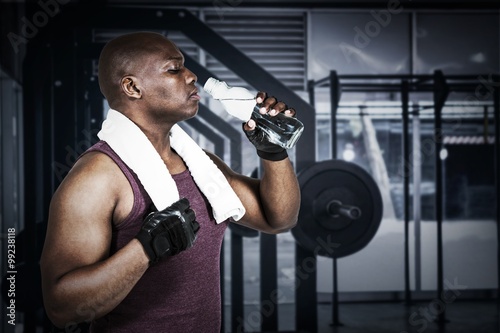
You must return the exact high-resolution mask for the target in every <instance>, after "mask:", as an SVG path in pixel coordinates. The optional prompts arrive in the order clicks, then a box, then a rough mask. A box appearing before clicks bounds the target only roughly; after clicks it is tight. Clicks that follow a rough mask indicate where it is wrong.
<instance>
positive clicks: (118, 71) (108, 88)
mask: <svg viewBox="0 0 500 333" xmlns="http://www.w3.org/2000/svg"><path fill="white" fill-rule="evenodd" d="M165 41H168V39H167V38H166V37H164V36H163V35H161V34H159V33H155V32H134V33H129V34H125V35H121V36H119V37H117V38H114V39H112V40H111V41H109V42H108V43H107V44H106V45H105V46H104V48H103V49H102V51H101V55H100V57H99V65H98V78H99V86H100V89H101V92H102V94H103V95H104V97H105V98H106V99H107V100H108V103H109V105H110V106H111V107H113V104H115V103H117V102H118V101H119V99H120V96H121V95H120V91H121V88H120V84H121V79H122V78H123V77H124V76H125V75H135V74H136V73H137V72H138V71H140V70H141V66H143V64H144V60H145V57H146V56H150V55H151V54H154V53H157V52H160V51H161V50H162V47H161V45H164V43H165Z"/></svg>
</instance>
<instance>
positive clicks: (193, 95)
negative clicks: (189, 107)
mask: <svg viewBox="0 0 500 333" xmlns="http://www.w3.org/2000/svg"><path fill="white" fill-rule="evenodd" d="M189 98H190V99H195V100H197V101H199V100H200V99H201V97H200V95H198V89H196V90H195V91H193V93H192V94H191V95H189Z"/></svg>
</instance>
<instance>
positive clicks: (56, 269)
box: [41, 160, 116, 284]
mask: <svg viewBox="0 0 500 333" xmlns="http://www.w3.org/2000/svg"><path fill="white" fill-rule="evenodd" d="M86 162H89V161H85V160H83V161H82V163H81V164H77V165H75V167H74V168H73V170H72V171H71V172H70V173H69V174H68V176H67V177H66V178H65V180H64V181H63V182H62V184H61V186H60V187H59V188H58V190H57V191H56V193H55V194H54V196H53V198H52V201H51V205H50V210H49V218H48V226H47V235H46V239H45V245H44V250H43V252H42V258H41V268H42V274H43V277H44V283H49V284H51V283H56V282H57V280H58V279H59V278H61V277H62V276H63V275H65V274H66V273H68V272H70V271H72V270H74V269H77V268H80V267H84V266H88V265H91V264H94V263H96V262H99V261H101V260H103V259H105V258H106V257H107V256H108V255H109V245H110V240H111V220H112V215H113V209H114V206H115V204H116V200H115V199H114V194H113V187H112V186H110V180H109V179H107V178H108V177H107V176H106V172H104V173H101V172H99V167H102V166H103V163H102V162H103V161H95V162H96V165H94V166H93V167H91V168H89V163H86Z"/></svg>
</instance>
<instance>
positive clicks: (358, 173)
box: [292, 160, 383, 258]
mask: <svg viewBox="0 0 500 333" xmlns="http://www.w3.org/2000/svg"><path fill="white" fill-rule="evenodd" d="M298 180H299V185H300V189H301V206H300V212H299V220H298V223H297V226H295V227H294V228H293V229H292V234H293V236H294V237H295V239H296V241H297V243H299V245H301V246H302V247H304V248H305V249H307V250H309V251H311V252H313V253H314V254H316V255H322V256H327V257H332V258H334V257H335V258H340V257H344V256H347V255H350V254H352V253H354V252H357V251H359V250H361V249H362V248H363V247H365V246H366V245H367V244H368V243H369V242H370V241H371V240H372V238H373V237H374V236H375V233H376V232H377V230H378V227H379V225H380V222H381V220H382V211H383V206H382V196H381V194H380V190H379V188H378V186H377V184H376V183H375V181H374V180H373V178H372V177H371V176H370V174H368V173H367V172H366V171H365V170H364V169H363V168H361V167H360V166H358V165H356V164H353V163H349V162H345V161H342V160H328V161H322V162H318V163H315V164H314V165H312V166H310V167H308V168H305V169H304V170H302V171H301V172H300V173H299V174H298ZM333 200H334V201H339V202H342V204H345V205H350V206H355V207H357V208H359V209H360V210H361V216H360V218H358V219H349V218H348V217H345V216H339V217H333V216H332V215H331V214H329V213H328V203H329V202H331V201H333Z"/></svg>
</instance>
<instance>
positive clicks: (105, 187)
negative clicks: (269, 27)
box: [41, 32, 300, 333]
mask: <svg viewBox="0 0 500 333" xmlns="http://www.w3.org/2000/svg"><path fill="white" fill-rule="evenodd" d="M196 80H197V77H196V75H194V74H193V73H192V72H191V71H190V70H189V69H187V68H186V67H184V57H183V55H182V53H181V52H180V51H179V49H178V48H177V47H176V45H175V44H174V43H172V42H171V41H170V40H169V39H167V38H165V37H164V36H162V35H160V34H157V33H152V32H138V33H131V34H126V35H122V36H120V37H118V38H115V39H113V40H111V41H110V42H108V43H107V44H106V45H105V47H104V48H103V50H102V53H101V56H100V58H99V84H100V88H101V91H102V93H103V95H104V97H105V98H106V99H107V101H108V103H109V105H110V107H111V108H112V109H114V110H117V111H118V112H120V113H121V114H123V115H124V116H126V117H127V118H129V119H130V120H131V121H132V122H133V123H135V124H136V125H137V126H138V127H139V128H140V130H141V131H142V132H143V133H144V134H145V135H146V137H147V138H148V139H149V141H150V142H151V144H152V145H153V147H154V148H155V149H156V151H157V153H158V154H159V156H160V157H161V158H162V160H163V162H164V163H165V164H166V166H167V168H168V170H169V172H170V174H171V175H172V178H173V179H174V181H175V183H176V185H177V188H178V190H179V195H180V197H181V198H184V199H182V200H179V201H178V202H176V203H174V204H173V205H172V206H170V207H168V208H167V209H165V210H163V211H157V210H155V209H152V200H151V198H150V197H149V195H148V194H147V193H146V191H145V189H144V186H143V185H142V184H141V182H140V181H139V179H138V177H137V175H136V174H135V173H134V172H133V170H131V168H130V167H129V166H127V165H126V164H125V163H124V162H123V160H122V159H121V158H120V157H119V156H118V155H117V154H116V153H115V152H114V151H113V150H112V149H111V148H110V146H109V145H108V144H107V143H106V142H104V141H102V140H101V141H99V142H98V143H97V144H95V145H94V146H92V147H91V148H90V149H89V150H87V151H86V152H85V153H84V154H82V156H80V158H79V159H78V160H77V162H76V163H75V164H74V166H73V167H72V169H71V170H70V172H69V173H68V175H67V176H66V177H65V179H64V180H63V182H62V183H61V185H60V186H59V188H58V189H57V190H56V192H55V193H54V196H53V198H52V201H51V204H50V211H49V219H48V229H47V236H46V241H45V247H44V249H43V253H42V258H41V269H42V285H43V295H44V302H45V310H46V312H47V314H48V316H49V318H50V319H51V321H52V322H53V324H54V325H55V326H57V327H60V328H69V327H74V325H75V324H77V323H82V322H88V323H90V330H91V332H155V333H156V332H182V333H186V332H204V333H208V332H219V331H220V327H221V298H220V297H221V294H220V276H219V275H220V269H219V260H220V257H219V256H220V251H221V244H222V240H223V236H224V231H225V230H226V228H227V225H228V223H239V224H242V225H244V226H247V227H250V228H254V229H256V230H259V231H262V232H265V233H271V234H276V233H280V232H284V231H286V230H289V229H290V228H292V227H293V226H294V225H295V224H296V221H297V216H298V211H299V203H300V193H299V186H298V182H297V178H296V175H295V173H294V170H293V167H292V164H291V162H290V160H289V158H288V156H287V155H286V151H284V152H283V151H279V152H276V151H277V150H276V147H271V148H274V149H269V151H266V148H265V147H266V146H267V147H270V145H271V144H270V143H267V142H257V143H256V142H254V141H252V140H251V142H252V143H254V145H255V146H256V148H257V150H258V151H257V153H258V154H259V156H260V157H261V161H262V167H263V173H262V178H261V179H252V178H249V177H246V176H243V175H240V174H237V173H235V172H234V171H232V170H231V169H230V168H229V167H228V166H227V165H226V164H225V163H224V162H223V161H222V160H221V159H220V158H218V157H217V156H215V155H214V154H212V153H210V152H206V153H207V154H208V156H209V157H210V158H211V159H212V160H213V161H214V163H215V164H216V165H217V167H218V168H219V169H220V170H221V171H222V173H223V174H224V176H225V177H226V179H227V180H228V183H229V185H230V186H231V188H232V189H233V190H234V192H235V193H236V195H237V196H238V198H239V199H240V200H241V202H242V204H243V206H244V208H245V210H246V213H245V215H244V216H243V217H242V218H241V219H240V220H238V221H237V222H235V221H234V220H232V219H231V218H230V219H228V220H226V221H224V222H223V223H219V224H217V223H215V221H214V216H213V214H212V209H211V206H210V204H209V202H208V201H207V199H206V197H205V196H204V195H203V193H201V192H200V190H199V189H198V187H197V186H196V184H195V183H194V181H193V178H192V177H191V174H190V172H189V169H188V168H187V166H186V164H185V162H184V160H183V159H182V158H181V157H180V156H179V155H178V154H177V153H176V151H175V150H173V149H172V148H171V145H170V137H169V132H170V130H171V128H172V126H173V125H174V124H176V123H178V122H181V121H184V120H186V119H189V118H192V117H194V116H195V115H196V114H197V111H198V103H199V99H200V97H199V96H198V94H197V88H196V85H195V83H196ZM257 103H259V104H260V106H261V107H262V110H263V112H270V111H272V110H276V111H278V112H285V114H292V115H293V114H294V113H295V111H294V110H292V109H288V108H287V107H286V105H285V104H284V103H282V102H278V101H277V100H276V99H275V98H273V97H267V95H266V94H265V93H264V92H259V93H258V95H257ZM274 113H275V112H274V111H272V114H274ZM243 129H244V131H245V133H246V134H247V136H248V135H249V134H251V133H254V131H255V130H256V129H255V122H254V121H253V120H250V121H248V122H247V123H246V124H245V125H244V127H243ZM249 138H250V136H249ZM159 230H160V231H159ZM165 244H167V245H168V246H165ZM173 249H174V250H173Z"/></svg>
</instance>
